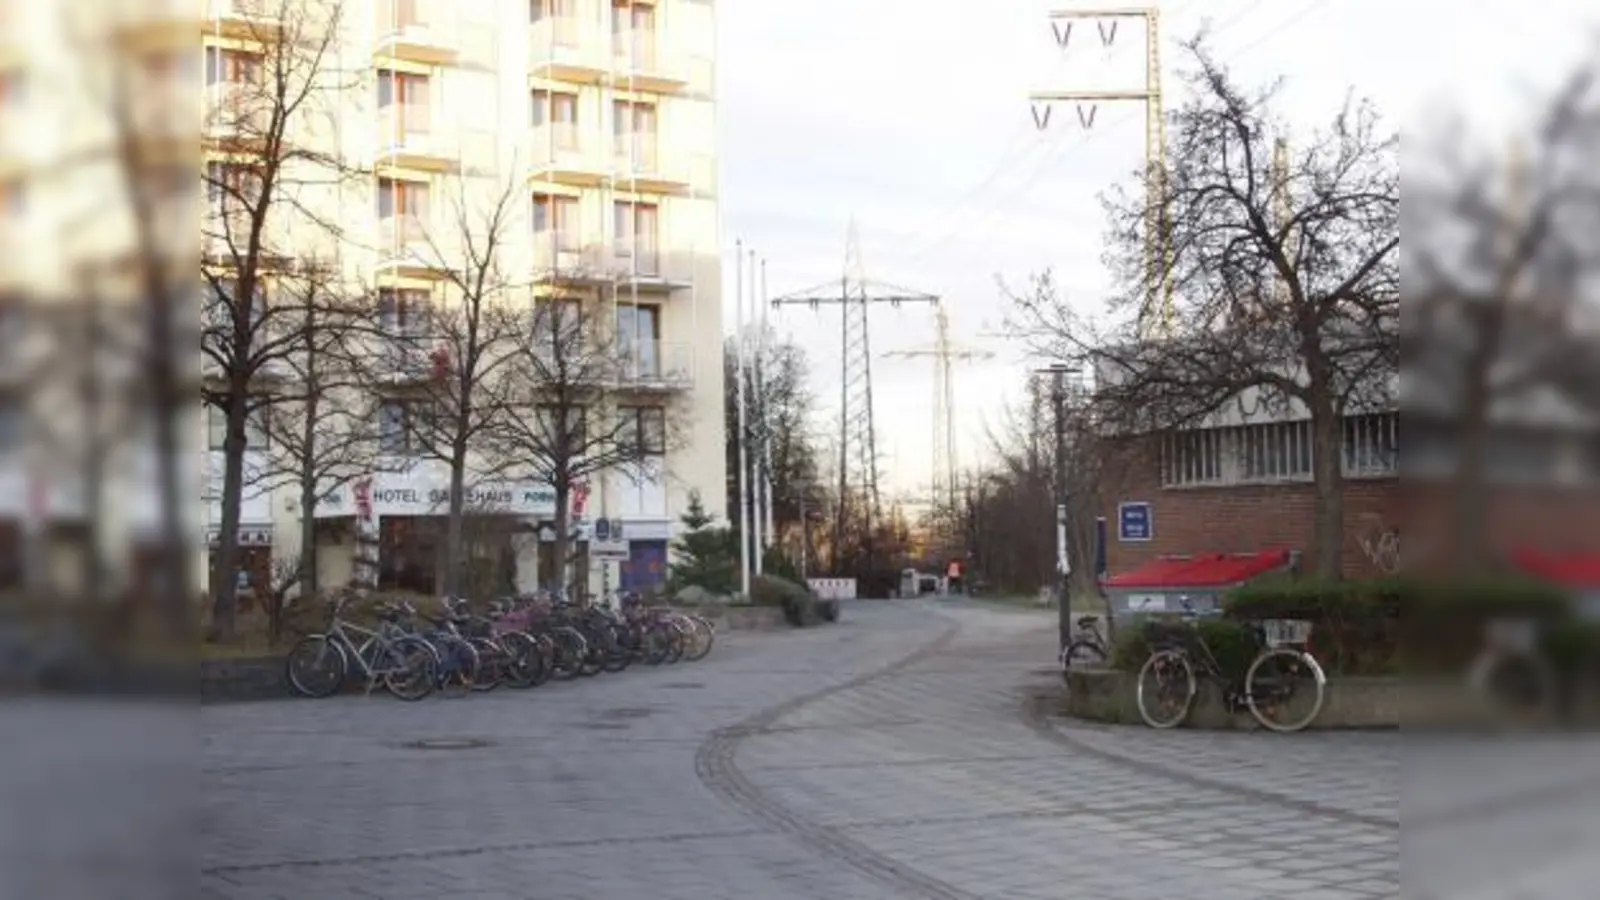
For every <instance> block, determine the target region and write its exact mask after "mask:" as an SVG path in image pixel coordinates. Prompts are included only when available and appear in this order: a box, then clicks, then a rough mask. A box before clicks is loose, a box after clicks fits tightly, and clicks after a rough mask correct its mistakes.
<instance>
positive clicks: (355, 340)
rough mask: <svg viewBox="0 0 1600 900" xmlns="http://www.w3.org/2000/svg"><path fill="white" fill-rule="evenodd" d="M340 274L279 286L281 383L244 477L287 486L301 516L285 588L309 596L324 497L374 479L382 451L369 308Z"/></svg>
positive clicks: (286, 278) (312, 271) (321, 271)
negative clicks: (252, 467)
mask: <svg viewBox="0 0 1600 900" xmlns="http://www.w3.org/2000/svg"><path fill="white" fill-rule="evenodd" d="M338 276H339V273H338V272H337V271H336V270H334V269H333V268H332V267H329V266H323V265H314V264H313V265H303V266H301V267H300V268H299V269H298V270H297V271H296V272H294V273H292V274H288V275H282V276H280V277H279V278H278V280H277V283H278V285H279V288H280V293H279V297H278V303H277V308H278V313H279V314H278V316H276V317H275V319H274V320H273V324H274V326H275V327H276V328H281V329H283V330H284V331H285V332H286V333H285V334H283V335H282V339H283V343H284V344H285V351H286V352H285V355H284V358H283V360H282V365H281V368H282V369H283V370H284V371H282V372H281V375H282V377H281V378H280V379H277V380H276V383H275V384H274V385H273V388H272V392H271V399H272V412H271V415H269V416H267V417H266V418H265V421H264V422H263V423H262V424H263V428H262V431H263V434H264V436H265V437H266V439H267V442H268V445H269V448H270V449H269V451H268V453H267V455H266V462H265V464H264V465H263V466H262V467H261V468H260V469H259V470H257V471H254V472H247V473H246V475H247V481H248V482H249V484H248V487H250V488H251V489H254V490H266V491H273V490H276V489H277V488H278V487H280V486H292V487H293V488H294V489H295V492H296V496H297V498H298V503H297V506H298V508H299V512H300V554H299V557H298V559H297V566H298V568H297V570H296V574H297V578H296V581H295V583H294V584H292V585H290V587H293V588H295V589H296V590H298V591H299V592H301V593H309V592H315V591H316V590H317V589H318V587H319V584H318V579H317V570H318V567H317V562H318V559H317V529H316V511H317V506H318V504H319V503H320V501H321V500H322V498H323V497H324V496H327V495H329V494H330V493H332V492H334V491H338V490H339V489H341V488H343V487H345V486H346V485H348V484H350V483H351V482H352V481H354V480H355V479H357V478H359V477H361V476H363V475H365V474H366V473H368V472H370V471H371V470H372V468H373V466H374V463H375V460H376V455H377V448H378V432H377V425H378V415H379V400H378V395H377V394H376V393H374V392H373V391H371V390H369V389H368V386H369V384H370V377H371V373H370V368H371V365H370V364H371V359H370V355H369V354H368V353H367V352H366V351H367V349H368V348H369V347H370V341H368V340H366V338H367V337H368V336H369V334H370V329H371V323H370V319H369V316H368V313H369V311H370V308H371V304H370V303H368V301H367V299H366V298H365V297H364V296H355V297H350V296H347V295H345V293H344V289H343V288H342V286H341V285H340V284H339V281H338Z"/></svg>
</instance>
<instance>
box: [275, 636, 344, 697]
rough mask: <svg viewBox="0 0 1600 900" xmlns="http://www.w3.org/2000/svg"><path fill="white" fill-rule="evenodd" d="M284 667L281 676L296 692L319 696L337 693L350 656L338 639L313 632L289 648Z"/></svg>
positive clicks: (301, 694) (307, 695) (304, 695)
mask: <svg viewBox="0 0 1600 900" xmlns="http://www.w3.org/2000/svg"><path fill="white" fill-rule="evenodd" d="M283 670H284V671H283V675H284V680H285V681H287V682H288V683H289V687H290V688H291V689H292V690H293V691H294V692H295V693H297V694H299V695H300V696H302V697H311V698H313V699H319V698H322V697H327V696H330V695H332V694H334V693H336V692H337V691H338V690H339V687H340V686H341V685H343V684H344V680H345V676H346V675H348V674H349V672H350V657H349V656H348V655H346V653H345V652H344V648H343V647H341V646H339V642H338V641H331V640H328V637H327V636H326V635H321V634H313V635H310V636H308V637H303V638H301V639H300V640H299V641H298V642H296V643H295V645H294V646H293V647H290V648H289V654H288V655H287V656H286V657H284V661H283Z"/></svg>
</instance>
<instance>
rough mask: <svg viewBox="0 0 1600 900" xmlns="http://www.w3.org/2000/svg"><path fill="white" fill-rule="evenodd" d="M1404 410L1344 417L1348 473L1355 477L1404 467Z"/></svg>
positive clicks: (1390, 472)
mask: <svg viewBox="0 0 1600 900" xmlns="http://www.w3.org/2000/svg"><path fill="white" fill-rule="evenodd" d="M1399 447H1400V414H1399V413H1377V414H1371V415H1362V416H1350V417H1348V418H1346V419H1345V420H1344V454H1343V455H1344V473H1345V475H1348V476H1351V477H1360V476H1363V475H1368V476H1370V475H1393V474H1396V473H1398V472H1399V471H1400V452H1399Z"/></svg>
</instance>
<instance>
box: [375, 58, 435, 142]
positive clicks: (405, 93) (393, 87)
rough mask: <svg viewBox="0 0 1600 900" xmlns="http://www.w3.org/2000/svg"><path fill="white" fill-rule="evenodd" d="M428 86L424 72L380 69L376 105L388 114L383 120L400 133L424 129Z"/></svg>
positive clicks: (429, 91) (426, 127)
mask: <svg viewBox="0 0 1600 900" xmlns="http://www.w3.org/2000/svg"><path fill="white" fill-rule="evenodd" d="M431 87H432V85H431V83H430V82H429V80H428V77H427V76H426V75H413V74H411V73H410V72H392V71H389V70H387V69H384V70H380V71H379V72H378V109H379V111H380V112H381V113H383V114H384V115H386V116H387V117H388V118H387V119H386V124H387V125H389V126H390V128H391V129H393V128H399V129H400V130H401V132H402V133H411V132H423V131H427V130H428V106H429V95H430V93H431ZM395 116H398V117H399V118H398V119H396V118H395Z"/></svg>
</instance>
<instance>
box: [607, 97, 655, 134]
mask: <svg viewBox="0 0 1600 900" xmlns="http://www.w3.org/2000/svg"><path fill="white" fill-rule="evenodd" d="M611 129H612V132H613V133H615V134H616V136H617V139H618V141H619V142H620V141H623V140H625V139H627V138H629V137H633V136H638V137H645V138H654V137H655V134H656V108H655V106H654V105H652V104H649V103H632V102H629V101H627V100H618V101H616V102H615V103H613V104H612V106H611Z"/></svg>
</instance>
